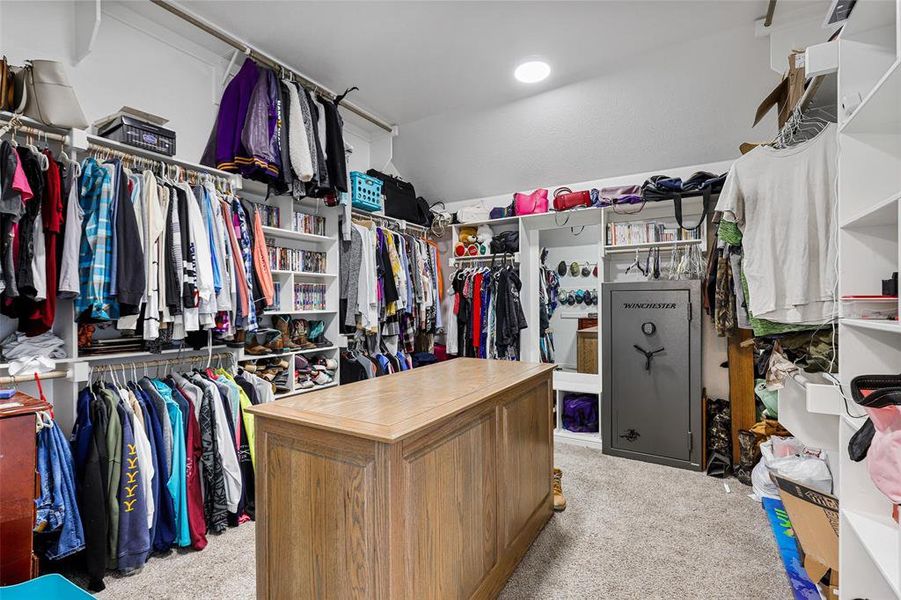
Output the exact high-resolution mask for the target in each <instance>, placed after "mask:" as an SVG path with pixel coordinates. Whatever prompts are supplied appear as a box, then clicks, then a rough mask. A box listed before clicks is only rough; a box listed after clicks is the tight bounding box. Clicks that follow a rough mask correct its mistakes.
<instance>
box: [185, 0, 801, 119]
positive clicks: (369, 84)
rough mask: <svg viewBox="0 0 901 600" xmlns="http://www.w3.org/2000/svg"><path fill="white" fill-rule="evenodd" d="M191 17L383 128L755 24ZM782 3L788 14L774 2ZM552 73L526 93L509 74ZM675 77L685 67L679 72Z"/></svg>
mask: <svg viewBox="0 0 901 600" xmlns="http://www.w3.org/2000/svg"><path fill="white" fill-rule="evenodd" d="M181 4H182V5H183V6H184V7H186V8H187V9H189V10H190V11H192V12H194V13H195V14H198V15H200V16H202V17H204V18H206V19H208V20H209V21H211V22H213V23H216V24H217V25H219V26H221V27H223V28H224V29H226V30H227V31H230V32H232V33H234V34H235V35H237V36H238V37H240V38H243V39H244V40H246V41H247V42H248V43H250V44H251V45H253V46H256V47H257V48H259V49H261V50H263V51H265V52H267V53H269V54H272V55H273V56H276V57H278V58H280V59H282V60H284V61H285V62H287V63H288V64H291V65H293V66H295V67H297V68H299V69H300V70H301V71H302V72H304V73H305V74H307V75H309V76H311V77H312V78H314V79H316V80H318V81H319V82H321V83H323V84H325V85H326V86H327V87H330V88H332V89H334V90H338V91H340V90H343V89H344V88H346V87H348V86H350V85H357V86H359V87H360V92H358V93H357V94H355V95H354V97H353V100H354V102H356V103H358V104H359V105H361V106H363V107H365V108H367V109H369V110H371V111H373V112H374V113H376V114H378V115H380V116H382V117H384V118H385V119H387V120H388V121H390V122H393V123H397V124H405V123H410V122H413V121H417V120H420V119H423V118H425V117H429V116H434V115H440V114H444V113H447V112H450V111H457V110H466V109H484V108H488V107H492V106H497V105H501V104H505V103H508V102H511V101H515V100H518V99H521V98H523V97H526V96H529V95H534V94H536V93H539V92H543V91H547V90H549V89H553V88H556V87H560V86H564V85H567V84H571V83H574V82H577V81H581V80H586V79H591V78H594V77H596V76H598V75H600V74H603V73H605V72H607V71H611V70H616V69H622V68H627V67H628V65H629V63H630V62H631V61H633V60H634V59H635V58H636V57H638V56H641V55H643V54H646V53H649V52H652V51H654V50H656V49H660V48H663V47H665V46H669V45H676V44H681V43H684V42H686V41H690V40H696V39H698V38H700V37H705V36H708V35H711V34H713V33H715V32H717V31H721V30H723V29H730V28H734V27H736V26H739V25H747V27H748V30H749V31H750V28H751V26H752V23H753V21H754V19H755V18H758V17H760V16H762V13H763V12H764V10H765V5H766V2H765V1H764V0H743V1H741V0H740V1H715V0H707V1H687V0H678V1H636V0H631V1H606V2H564V1H559V2H273V1H268V0H264V1H258V2H227V1H210V2H207V1H200V2H198V1H188V2H182V3H181ZM782 4H783V5H784V4H795V3H794V2H790V0H783V2H782ZM532 56H539V57H542V58H543V59H545V60H546V61H547V62H549V63H550V64H551V66H552V68H553V72H552V74H551V76H550V78H549V79H548V80H546V81H545V82H542V83H541V84H538V85H532V86H528V85H525V84H521V83H519V82H517V81H516V80H515V79H514V78H513V75H512V72H513V68H514V67H515V66H516V65H517V64H518V62H520V61H521V60H522V59H524V58H527V57H532ZM685 68H686V73H685V74H686V76H690V75H691V66H690V65H686V67H685Z"/></svg>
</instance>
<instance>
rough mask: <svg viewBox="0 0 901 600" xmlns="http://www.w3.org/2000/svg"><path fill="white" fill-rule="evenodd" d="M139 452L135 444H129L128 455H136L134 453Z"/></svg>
mask: <svg viewBox="0 0 901 600" xmlns="http://www.w3.org/2000/svg"><path fill="white" fill-rule="evenodd" d="M137 453H138V451H137V450H136V449H135V445H134V444H128V455H129V456H134V455H135V454H137Z"/></svg>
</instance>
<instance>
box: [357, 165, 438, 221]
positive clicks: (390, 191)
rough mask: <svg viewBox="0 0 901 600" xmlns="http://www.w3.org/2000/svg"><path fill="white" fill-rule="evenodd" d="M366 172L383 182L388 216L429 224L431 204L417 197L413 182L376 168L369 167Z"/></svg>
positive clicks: (383, 193)
mask: <svg viewBox="0 0 901 600" xmlns="http://www.w3.org/2000/svg"><path fill="white" fill-rule="evenodd" d="M366 174H367V175H369V176H370V177H375V178H376V179H378V180H380V181H381V182H382V195H383V196H384V197H385V214H386V215H387V216H389V217H393V218H395V219H401V220H403V221H407V222H408V223H415V224H416V225H422V226H423V227H428V226H429V205H428V203H427V202H426V201H425V199H423V198H417V197H416V189H415V188H414V187H413V184H412V183H410V182H409V181H404V180H403V179H400V178H398V177H393V176H391V175H386V174H385V173H381V172H379V171H376V170H375V169H369V170H368V171H366Z"/></svg>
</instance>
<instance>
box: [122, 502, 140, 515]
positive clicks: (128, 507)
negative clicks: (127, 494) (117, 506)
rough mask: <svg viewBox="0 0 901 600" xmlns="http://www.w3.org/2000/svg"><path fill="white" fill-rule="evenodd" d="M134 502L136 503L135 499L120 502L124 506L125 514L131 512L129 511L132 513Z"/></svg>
mask: <svg viewBox="0 0 901 600" xmlns="http://www.w3.org/2000/svg"><path fill="white" fill-rule="evenodd" d="M135 502H137V499H135V500H125V501H124V502H122V504H124V505H125V512H131V511H133V510H134V509H135Z"/></svg>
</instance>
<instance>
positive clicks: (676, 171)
mask: <svg viewBox="0 0 901 600" xmlns="http://www.w3.org/2000/svg"><path fill="white" fill-rule="evenodd" d="M729 164H730V163H729V162H719V163H711V164H704V165H696V166H688V167H681V168H671V169H662V170H658V171H655V172H649V173H638V174H634V175H626V176H621V177H611V178H607V179H603V180H597V181H592V182H586V183H578V184H567V185H568V187H570V188H571V189H588V188H601V187H605V186H613V185H624V184H636V183H639V184H640V183H641V182H643V181H644V180H645V179H647V178H648V177H650V176H651V175H654V174H659V173H669V174H670V175H672V176H673V177H683V178H687V177H688V176H690V175H691V174H692V173H694V172H696V171H710V172H715V173H722V172H724V171H726V170H727V169H728V167H729ZM479 201H480V202H482V203H483V205H485V206H488V205H491V206H505V205H509V203H510V200H509V196H497V197H492V198H484V199H480V200H479ZM627 210H628V211H630V212H626V213H621V212H617V211H616V210H614V209H612V208H609V207H608V208H581V209H574V210H570V211H566V212H559V213H558V212H553V211H552V212H547V213H541V214H535V215H523V216H512V217H504V218H501V219H487V220H482V221H474V222H470V223H458V224H454V225H453V226H452V228H451V248H450V252H451V253H453V248H454V247H455V246H456V244H457V242H458V241H459V231H460V228H461V227H478V226H480V225H488V226H490V227H491V229H492V231H493V232H494V234H495V235H496V234H498V233H500V232H502V231H518V232H519V252H517V253H516V254H515V255H514V263H515V264H516V265H517V267H518V269H519V274H520V278H521V279H522V283H523V287H522V290H521V292H520V297H521V301H522V305H523V310H525V312H526V321H527V322H528V323H529V327H528V328H527V329H525V330H523V331H522V332H521V333H520V348H521V350H520V358H521V360H523V361H527V362H539V361H540V352H539V332H538V327H535V326H533V324H536V323H538V302H537V298H536V295H537V293H538V279H537V278H538V272H539V265H540V253H541V248H542V244H541V232H548V231H551V230H559V229H570V230H571V231H572V232H573V234H574V235H575V234H576V233H579V234H581V232H582V231H583V230H582V228H584V227H593V228H597V231H598V237H597V239H593V240H590V241H586V243H594V244H596V246H597V251H596V253H595V254H594V255H593V257H592V259H591V261H590V262H592V263H597V265H598V277H597V278H596V279H595V278H590V280H586V283H585V285H583V286H581V287H583V288H584V287H585V286H588V287H589V288H590V287H591V285H592V284H593V285H594V286H595V287H594V289H595V291H596V292H597V294H598V298H599V302H600V298H601V284H602V283H603V282H605V281H620V280H623V273H622V272H621V271H622V270H624V266H625V265H627V264H628V262H629V261H630V260H631V259H632V256H631V255H634V253H635V251H636V250H638V251H639V252H642V253H644V252H646V251H647V250H648V249H649V248H654V247H659V248H660V249H661V255H663V254H664V253H665V252H666V251H668V250H671V249H672V248H673V247H680V248H687V247H690V246H695V245H696V246H699V247H700V248H701V251H702V254H703V252H704V248H705V246H706V237H707V236H706V231H707V228H706V224H705V225H703V226H702V231H701V239H698V240H679V241H676V242H672V241H669V242H652V243H647V244H634V245H628V246H625V245H618V246H609V245H606V244H605V240H606V237H605V235H606V225H607V223H613V222H626V221H629V222H637V221H658V222H665V223H672V224H675V222H676V221H675V216H674V212H673V203H672V201H669V200H666V201H661V202H648V203H646V204H645V206H644V207H643V208H642V210H641V211H640V212H631V211H634V210H636V207H629V208H628V209H627ZM682 210H683V214H684V216H685V222H686V223H694V222H696V221H697V220H698V218H699V217H700V215H701V213H702V211H703V200H702V198H700V197H689V198H686V199H683V201H682ZM490 260H491V256H490V255H488V256H484V255H482V256H477V257H451V258H450V259H449V261H448V262H449V264H450V266H451V268H454V267H466V266H468V265H469V264H485V263H487V262H490ZM496 260H500V257H497V259H496ZM662 264H663V260H662V259H661V265H662ZM558 310H559V309H558ZM585 310H586V314H593V315H600V314H601V306H600V305H592V306H590V307H587V308H586V309H585ZM566 318H569V317H566ZM601 335H602V332H600V331H599V332H598V338H599V340H600V336H601ZM573 342H575V340H573ZM602 346H603V344H601V343H598V367H599V369H600V368H601V365H602V364H603V361H602V358H603V357H602V355H601V352H602ZM553 385H554V397H555V402H556V407H555V408H556V415H557V423H556V428H555V430H554V435H555V439H557V440H559V441H564V442H568V443H576V444H581V445H586V446H594V447H598V448H599V447H601V445H602V439H601V434H600V432H597V433H581V432H573V431H567V430H566V429H564V428H563V423H562V415H563V396H564V394H566V393H567V392H579V393H589V394H597V395H598V402H600V395H601V389H602V381H601V376H600V374H589V373H576V372H573V371H568V370H557V371H555V372H554V383H553ZM598 412H599V413H600V405H599V406H598Z"/></svg>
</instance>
